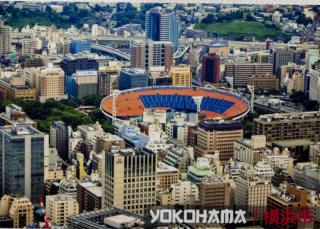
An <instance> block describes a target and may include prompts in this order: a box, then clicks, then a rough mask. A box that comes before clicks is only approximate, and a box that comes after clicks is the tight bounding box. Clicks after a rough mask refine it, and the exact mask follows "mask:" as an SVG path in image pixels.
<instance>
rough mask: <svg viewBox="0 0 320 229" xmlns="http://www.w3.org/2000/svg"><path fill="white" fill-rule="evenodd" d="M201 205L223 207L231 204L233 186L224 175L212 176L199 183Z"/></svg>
mask: <svg viewBox="0 0 320 229" xmlns="http://www.w3.org/2000/svg"><path fill="white" fill-rule="evenodd" d="M199 197H200V206H201V207H205V208H218V209H219V208H221V209H224V208H226V207H229V206H230V198H231V186H230V183H229V182H227V181H225V180H224V179H223V177H220V176H212V177H207V178H204V179H203V180H202V182H201V183H200V185H199Z"/></svg>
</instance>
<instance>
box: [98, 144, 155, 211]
mask: <svg viewBox="0 0 320 229" xmlns="http://www.w3.org/2000/svg"><path fill="white" fill-rule="evenodd" d="M156 167H157V166H156V154H155V153H153V152H149V151H148V152H146V151H139V150H134V149H114V150H112V151H109V152H107V153H105V154H104V167H103V169H104V171H103V175H102V179H103V182H102V184H103V186H102V187H103V194H102V208H111V207H116V208H120V209H125V210H129V211H132V212H134V213H138V214H144V213H146V212H148V211H149V210H150V208H151V207H153V206H155V204H156V183H155V182H156Z"/></svg>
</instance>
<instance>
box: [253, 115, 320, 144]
mask: <svg viewBox="0 0 320 229" xmlns="http://www.w3.org/2000/svg"><path fill="white" fill-rule="evenodd" d="M253 134H254V135H265V136H266V137H267V142H272V141H278V140H297V139H308V140H311V141H320V113H319V112H318V111H312V112H301V113H281V114H269V115H261V116H259V118H255V119H254V120H253Z"/></svg>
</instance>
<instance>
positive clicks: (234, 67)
mask: <svg viewBox="0 0 320 229" xmlns="http://www.w3.org/2000/svg"><path fill="white" fill-rule="evenodd" d="M267 74H272V64H269V63H262V64H257V63H227V64H226V65H225V76H226V77H229V78H232V79H233V86H235V87H246V86H247V84H248V80H249V78H250V77H252V76H253V75H256V76H258V75H267Z"/></svg>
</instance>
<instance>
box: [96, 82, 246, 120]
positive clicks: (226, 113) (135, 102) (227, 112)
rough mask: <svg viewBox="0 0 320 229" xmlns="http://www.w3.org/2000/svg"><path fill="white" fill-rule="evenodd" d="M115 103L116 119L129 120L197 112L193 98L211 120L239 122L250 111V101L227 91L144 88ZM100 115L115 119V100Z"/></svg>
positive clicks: (107, 100) (104, 104)
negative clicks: (149, 113)
mask: <svg viewBox="0 0 320 229" xmlns="http://www.w3.org/2000/svg"><path fill="white" fill-rule="evenodd" d="M119 93H120V94H119V95H118V96H117V97H116V99H115V107H116V118H117V119H120V120H127V119H129V118H133V117H138V116H142V115H143V111H144V110H145V109H162V110H163V109H164V110H175V111H184V112H187V113H191V112H196V111H197V108H198V107H197V104H196V102H195V101H194V99H193V98H194V97H202V101H201V104H200V110H201V112H204V113H206V115H207V116H208V117H209V118H218V117H220V118H223V119H240V118H241V117H243V116H245V115H246V114H247V113H248V112H249V110H250V104H249V102H248V100H246V99H245V98H243V97H241V96H240V95H238V94H235V93H231V92H228V91H224V90H218V89H209V88H202V87H176V86H162V87H144V88H135V89H129V90H125V91H120V92H119ZM100 108H101V111H102V112H103V113H104V114H105V116H106V117H107V118H108V119H112V118H113V116H112V114H113V110H112V108H113V96H112V95H109V96H107V97H105V98H104V99H103V100H102V101H101V106H100Z"/></svg>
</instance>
